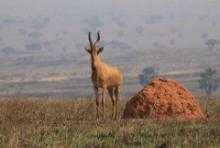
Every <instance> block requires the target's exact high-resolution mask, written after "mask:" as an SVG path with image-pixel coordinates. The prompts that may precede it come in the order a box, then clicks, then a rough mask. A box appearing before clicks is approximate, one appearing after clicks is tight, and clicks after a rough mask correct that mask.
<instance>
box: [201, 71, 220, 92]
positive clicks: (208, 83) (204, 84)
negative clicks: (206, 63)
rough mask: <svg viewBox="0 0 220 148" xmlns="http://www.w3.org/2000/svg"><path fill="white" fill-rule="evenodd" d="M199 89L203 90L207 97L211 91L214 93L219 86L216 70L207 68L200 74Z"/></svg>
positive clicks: (219, 79) (219, 80)
mask: <svg viewBox="0 0 220 148" xmlns="http://www.w3.org/2000/svg"><path fill="white" fill-rule="evenodd" d="M200 77H201V79H200V80H199V88H200V89H204V90H205V92H206V94H207V95H208V96H211V95H212V92H213V91H216V90H217V89H218V86H219V82H220V78H219V77H218V73H217V70H216V69H212V68H208V69H206V70H205V71H204V72H203V73H201V74H200Z"/></svg>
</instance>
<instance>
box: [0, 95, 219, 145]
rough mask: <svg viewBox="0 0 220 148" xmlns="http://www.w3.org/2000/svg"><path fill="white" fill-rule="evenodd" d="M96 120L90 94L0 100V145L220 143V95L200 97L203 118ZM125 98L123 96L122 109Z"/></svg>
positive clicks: (109, 111)
mask: <svg viewBox="0 0 220 148" xmlns="http://www.w3.org/2000/svg"><path fill="white" fill-rule="evenodd" d="M107 104H109V105H107V117H106V118H105V119H103V120H101V121H100V122H97V121H96V120H95V102H94V100H92V99H78V100H75V99H34V98H31V99H30V98H26V99H21V98H20V99H18V98H10V99H9V98H6V99H4V98H2V99H1V100H0V147H13V148H14V147H22V148H23V147H219V146H220V134H219V133H220V126H219V125H220V100H201V106H202V109H203V111H204V112H205V114H206V115H207V116H208V121H206V122H177V121H171V122H168V123H157V122H155V121H146V120H145V121H144V120H122V119H119V120H118V121H111V120H110V119H109V117H110V114H111V104H110V102H107ZM124 105H125V101H121V104H120V114H122V111H123V107H124Z"/></svg>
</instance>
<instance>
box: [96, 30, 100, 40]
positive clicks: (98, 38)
mask: <svg viewBox="0 0 220 148" xmlns="http://www.w3.org/2000/svg"><path fill="white" fill-rule="evenodd" d="M99 41H100V33H99V31H98V32H97V40H96V43H97V42H99Z"/></svg>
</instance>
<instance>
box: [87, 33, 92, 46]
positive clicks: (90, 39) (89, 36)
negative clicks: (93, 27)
mask: <svg viewBox="0 0 220 148" xmlns="http://www.w3.org/2000/svg"><path fill="white" fill-rule="evenodd" d="M88 38H89V43H90V46H92V38H91V32H89V35H88Z"/></svg>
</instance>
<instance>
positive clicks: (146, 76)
mask: <svg viewBox="0 0 220 148" xmlns="http://www.w3.org/2000/svg"><path fill="white" fill-rule="evenodd" d="M157 76H158V73H157V71H156V69H155V68H154V67H146V68H144V69H143V71H142V73H141V74H139V76H138V78H139V82H140V84H141V85H147V84H149V83H150V82H151V81H152V80H153V79H155V78H156V77H157Z"/></svg>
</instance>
